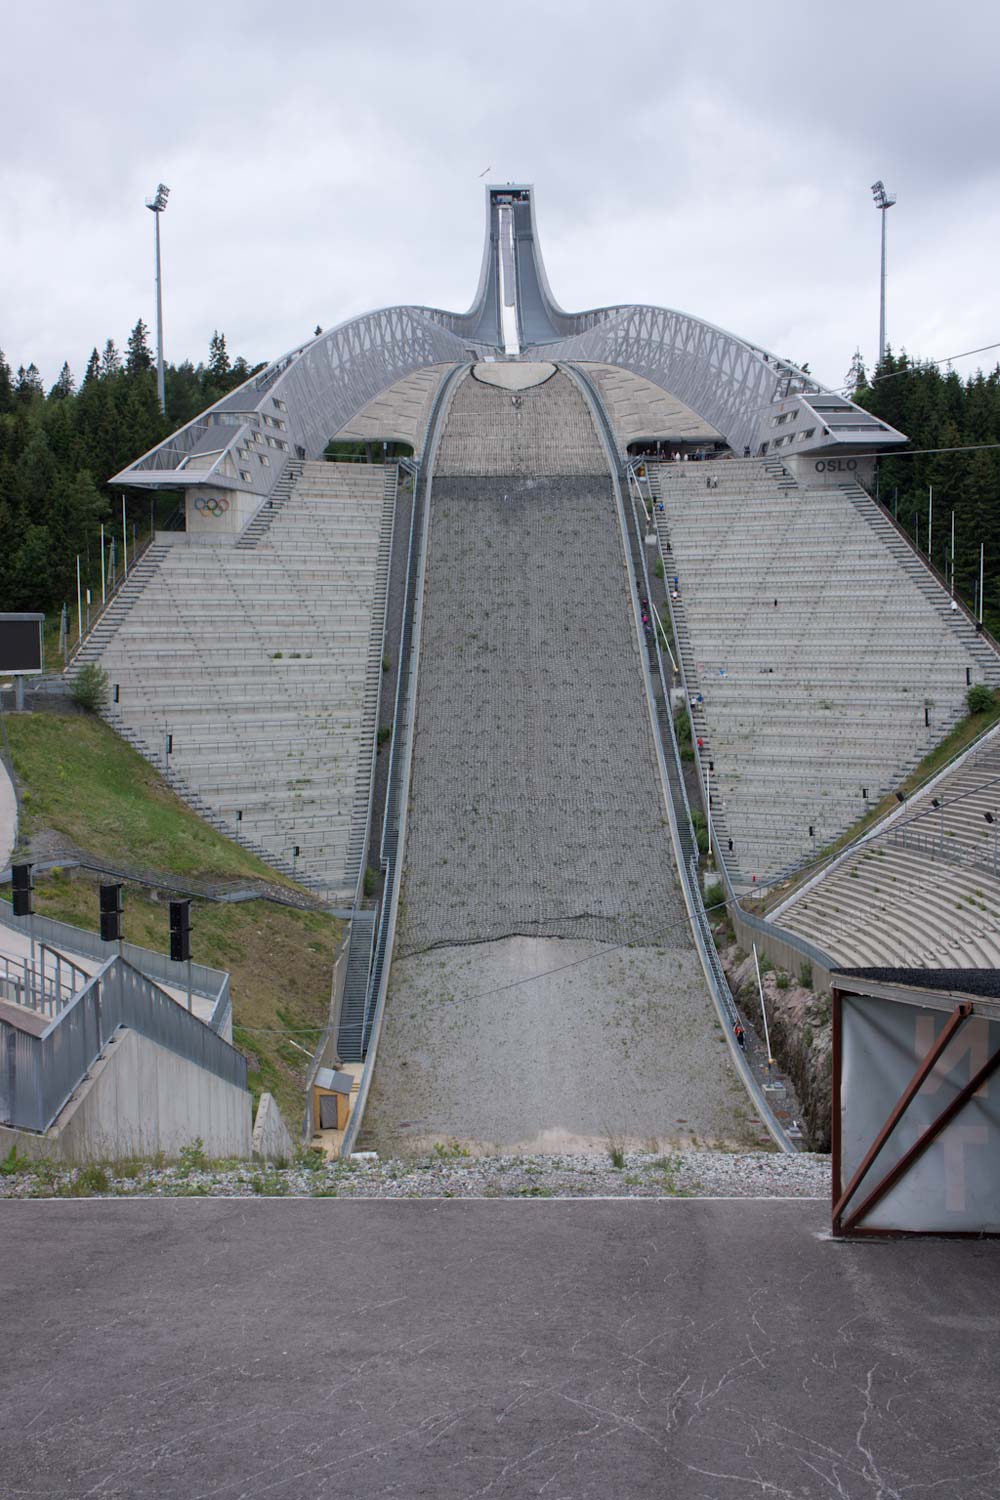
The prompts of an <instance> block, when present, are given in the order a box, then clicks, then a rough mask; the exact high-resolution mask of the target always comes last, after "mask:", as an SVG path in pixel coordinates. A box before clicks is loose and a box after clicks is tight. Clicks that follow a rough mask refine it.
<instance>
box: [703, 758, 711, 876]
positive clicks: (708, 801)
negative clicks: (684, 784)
mask: <svg viewBox="0 0 1000 1500" xmlns="http://www.w3.org/2000/svg"><path fill="white" fill-rule="evenodd" d="M705 813H706V816H707V819H708V857H709V859H711V858H712V788H711V787H710V786H709V784H708V771H707V769H706V771H705Z"/></svg>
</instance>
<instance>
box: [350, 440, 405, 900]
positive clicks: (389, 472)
mask: <svg viewBox="0 0 1000 1500" xmlns="http://www.w3.org/2000/svg"><path fill="white" fill-rule="evenodd" d="M398 488H399V468H398V466H397V465H396V464H390V465H387V466H386V470H385V485H384V490H383V500H382V521H381V526H380V529H379V542H378V553H377V556H376V561H375V593H374V597H373V601H372V616H371V631H370V634H369V639H368V669H367V673H366V675H365V691H364V699H363V702H362V709H361V745H360V748H359V751H358V774H357V782H356V784H355V791H354V806H353V808H352V811H351V832H350V836H349V838H348V843H347V859H346V863H345V875H346V878H347V880H349V881H354V882H356V884H357V886H358V887H360V884H361V877H362V865H363V862H364V857H365V846H366V844H367V842H368V828H369V824H370V820H371V800H372V786H373V781H374V775H375V750H376V745H375V737H376V731H377V728H378V712H379V693H380V691H381V687H382V660H383V653H384V651H385V613H386V599H387V596H388V591H389V566H390V563H391V561H392V534H393V526H394V523H395V518H396V494H397V491H398Z"/></svg>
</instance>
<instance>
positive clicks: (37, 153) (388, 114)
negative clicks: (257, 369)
mask: <svg viewBox="0 0 1000 1500" xmlns="http://www.w3.org/2000/svg"><path fill="white" fill-rule="evenodd" d="M998 32H1000V15H998V14H997V13H996V12H995V8H994V7H987V6H986V5H985V3H979V0H976V3H972V4H966V5H965V6H963V7H955V8H953V10H952V11H950V12H949V13H948V15H947V19H946V22H945V21H943V20H942V17H941V13H940V11H939V10H938V9H937V8H932V7H931V6H930V5H929V4H926V3H917V4H909V5H905V6H904V5H902V4H900V3H897V0H889V3H885V0H883V3H882V4H881V5H878V6H872V5H867V6H865V5H861V4H858V3H853V0H848V3H842V4H841V5H839V6H838V7H837V8H836V9H835V10H831V9H829V8H826V9H812V10H809V11H804V10H802V9H801V8H800V9H795V8H792V7H789V6H787V5H778V4H775V3H771V0H768V3H765V4H762V5H757V6H754V7H748V6H745V5H743V4H736V3H732V0H727V3H720V0H717V3H715V4H714V5H712V6H711V7H703V8H700V9H698V8H696V7H693V6H691V5H690V4H689V3H687V4H685V5H683V6H682V5H680V4H677V3H676V0H673V3H657V4H654V3H645V0H643V3H639V0H631V3H630V0H625V3H622V4H618V5H616V6H614V7H611V6H608V5H607V3H606V0H604V3H601V4H596V3H591V0H586V3H576V4H574V5H572V6H568V5H566V4H564V3H556V0H535V3H533V4H532V3H528V0H508V3H507V4H506V5H505V6H504V7H503V9H502V10H497V9H495V8H492V7H487V6H485V5H475V4H469V3H464V4H459V3H457V0H440V3H436V4H435V5H433V6H427V5H426V4H416V3H404V0H389V3H386V0H383V3H382V4H380V5H377V6H371V7H368V8H367V9H365V8H358V7H348V6H347V5H344V4H330V3H322V4H321V3H305V0H289V3H287V4H286V5H285V6H283V7H280V8H277V7H275V6H274V5H273V4H267V5H265V4H263V3H261V0H240V3H235V0H234V3H228V0H227V3H222V4H216V5H211V6H208V5H204V4H200V5H195V4H193V3H191V0H178V3H175V4H174V5H173V6H172V7H171V9H170V11H169V14H167V15H166V17H164V16H163V15H161V13H159V12H156V11H155V10H150V9H149V8H147V7H140V6H136V5H134V4H132V3H127V4H126V3H100V0H98V3H94V4H91V5H89V6H87V7H81V6H79V5H76V4H70V3H62V0H41V3H37V4H36V5H35V6H34V7H32V8H30V9H29V8H27V7H23V8H21V9H20V10H19V11H17V12H15V13H12V14H11V15H10V16H9V17H8V18H7V19H6V22H5V43H6V48H5V54H4V59H3V62H2V63H0V90H2V98H3V105H2V109H3V114H4V118H3V125H4V140H5V152H4V156H3V160H2V162H0V194H2V198H3V201H4V203H5V204H6V205H8V212H7V213H6V214H5V215H4V216H3V221H2V223H0V266H2V270H3V286H4V289H5V294H4V298H3V305H2V307H0V345H2V346H3V348H4V349H5V350H6V352H7V355H8V357H9V358H10V359H11V360H12V362H13V363H14V364H15V365H16V364H18V363H21V362H25V363H26V362H27V361H28V360H30V359H34V360H35V361H36V362H37V363H38V364H39V366H40V367H41V368H42V371H43V375H44V377H45V379H46V381H51V380H53V379H54V378H55V375H56V373H57V372H58V369H59V367H60V365H61V364H62V361H63V359H64V358H69V359H70V362H71V363H72V365H73V366H74V368H75V369H76V371H77V373H78V374H79V373H80V372H81V371H82V368H83V365H84V363H85V360H86V357H87V354H88V353H89V350H90V348H91V346H92V345H94V344H100V343H102V342H103V340H104V339H105V338H106V337H107V336H108V335H109V334H112V335H113V336H114V337H115V338H116V339H117V340H118V342H119V343H122V342H123V341H124V339H125V337H126V336H127V333H128V330H129V328H130V327H131V326H132V324H133V323H134V322H135V320H136V318H138V317H140V316H142V317H143V318H144V319H145V320H146V322H147V323H150V324H151V323H152V322H153V314H154V298H153V283H152V221H151V216H150V215H149V214H147V213H146V211H145V209H144V207H143V202H144V199H145V197H147V196H148V195H150V194H151V193H152V191H153V190H154V188H155V185H156V183H157V182H158V181H161V180H162V181H164V182H166V183H168V184H169V186H170V187H171V189H172V193H171V199H170V204H169V207H168V210H167V212H166V213H165V215H164V216H163V222H162V228H163V248H164V288H165V328H166V344H167V353H168V357H170V358H175V359H179V358H183V357H192V358H194V359H198V358H199V357H205V355H206V354H207V348H208V340H209V338H210V337H211V333H212V331H213V329H215V328H221V329H223V330H224V331H225V333H226V335H227V339H228V343H229V346H230V349H231V350H232V351H233V352H237V351H239V352H242V353H243V354H245V355H246V356H247V357H248V358H250V359H254V360H256V359H264V358H267V357H270V356H272V355H274V354H276V353H278V352H280V351H281V350H283V349H285V348H288V347H291V346H292V345H294V344H295V343H297V342H298V341H299V340H300V339H301V338H303V337H304V336H305V335H307V334H308V333H310V332H311V331H312V329H313V327H315V325H316V323H317V322H318V323H321V324H322V325H323V326H329V325H331V324H332V323H334V322H336V321H339V320H340V319H342V318H345V317H348V316H350V315H351V314H353V313H356V312H361V311H363V310H365V309H367V308H370V307H374V306H381V305H385V304H387V303H393V302H419V303H428V304H431V305H439V306H446V307H451V308H456V309H461V308H464V307H466V306H468V304H469V302H470V300H471V298H472V294H473V291H474V289H475V284H476V279H477V277H478V272H479V264H480V257H481V249H482V231H483V187H484V184H483V182H482V181H480V180H479V173H480V172H481V171H482V169H483V168H484V166H486V164H487V163H491V164H492V166H493V169H494V170H493V172H492V173H491V174H490V176H491V178H492V179H493V180H500V181H503V180H507V179H510V180H526V181H531V182H534V183H535V185H536V190H537V207H538V215H539V224H540V234H541V239H542V246H543V251H544V254H545V257H546V262H547V266H548V270H549V278H550V281H551V283H552V287H553V290H554V292H555V295H556V297H557V298H558V299H559V301H560V302H561V303H562V304H563V305H564V306H566V307H568V308H570V309H576V308H579V307H585V306H593V305H599V304H602V303H607V302H618V301H632V300H634V301H651V302H657V303H662V304H665V305H668V306H676V307H680V308H682V309H684V310H685V311H688V312H692V313H695V314H697V315H699V316H701V317H704V318H706V319H707V320H709V321H710V322H715V323H718V324H721V325H722V326H724V327H729V328H731V329H732V330H733V331H735V332H737V333H741V334H743V335H745V336H747V337H750V338H752V339H754V340H755V341H757V342H759V343H761V344H763V345H765V346H766V347H770V348H773V349H775V350H776V351H777V352H779V353H783V354H787V355H789V356H791V357H792V358H795V359H808V360H810V362H811V364H812V367H813V369H814V370H816V371H817V372H818V373H820V375H821V376H822V378H824V379H825V380H827V381H829V382H831V383H833V384H839V383H840V381H841V380H842V379H843V376H844V373H845V372H846V370H847V367H848V364H849V362H850V358H851V355H852V354H853V351H854V347H855V345H856V344H860V345H861V347H862V350H863V352H864V353H865V355H866V358H867V359H868V360H869V362H870V361H871V359H872V356H873V354H874V345H875V341H876V338H877V328H878V255H879V243H878V237H879V221H878V214H877V213H876V211H875V209H874V207H873V205H872V202H871V198H870V194H869V189H868V185H869V183H870V182H872V181H874V179H875V178H876V177H882V178H883V179H884V180H885V182H886V184H887V186H888V187H889V188H890V190H892V191H896V192H898V194H899V203H898V205H897V207H896V208H894V209H893V210H891V212H890V215H889V222H888V227H889V236H890V273H891V274H890V283H889V328H890V334H891V337H892V342H893V343H894V345H896V346H900V345H903V344H905V345H906V346H907V347H908V348H910V350H911V351H912V352H914V353H920V354H925V355H938V354H948V353H951V352H953V350H954V349H959V348H964V347H969V346H971V345H972V344H979V343H987V342H992V341H993V339H994V338H1000V291H998V290H997V288H996V286H995V277H994V271H993V263H994V259H995V256H994V252H993V245H994V244H995V243H996V228H997V225H996V217H997V214H996V210H995V209H994V207H993V204H994V203H995V202H996V199H997V194H996V187H997V180H996V179H997V175H998V171H997V165H996V158H995V141H996V138H997V127H998V124H1000V120H998V114H1000V106H998V102H997V91H996V88H995V84H994V79H993V71H994V66H995V58H996V55H997V41H998V40H1000V36H998ZM39 59H44V66H40V65H38V60H39Z"/></svg>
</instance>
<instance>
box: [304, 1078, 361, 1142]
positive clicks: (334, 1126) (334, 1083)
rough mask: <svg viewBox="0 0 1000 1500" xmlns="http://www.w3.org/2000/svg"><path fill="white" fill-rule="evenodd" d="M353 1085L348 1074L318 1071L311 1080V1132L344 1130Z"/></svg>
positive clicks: (349, 1108) (349, 1111)
mask: <svg viewBox="0 0 1000 1500" xmlns="http://www.w3.org/2000/svg"><path fill="white" fill-rule="evenodd" d="M353 1085H354V1079H353V1078H352V1077H351V1075H350V1073H338V1072H337V1070H336V1069H335V1068H320V1069H319V1071H318V1073H317V1074H316V1077H315V1079H314V1080H313V1130H346V1128H347V1121H348V1117H349V1115H350V1113H351V1089H352V1087H353Z"/></svg>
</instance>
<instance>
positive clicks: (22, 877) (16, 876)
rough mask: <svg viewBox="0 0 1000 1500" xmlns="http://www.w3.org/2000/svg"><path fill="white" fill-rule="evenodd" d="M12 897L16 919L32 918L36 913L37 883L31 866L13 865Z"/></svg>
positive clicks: (11, 868) (11, 876)
mask: <svg viewBox="0 0 1000 1500" xmlns="http://www.w3.org/2000/svg"><path fill="white" fill-rule="evenodd" d="M10 879H11V886H12V890H11V896H12V899H13V907H14V915H15V917H30V916H33V915H34V911H35V882H34V881H33V880H32V878H31V866H30V865H11V867H10Z"/></svg>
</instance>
